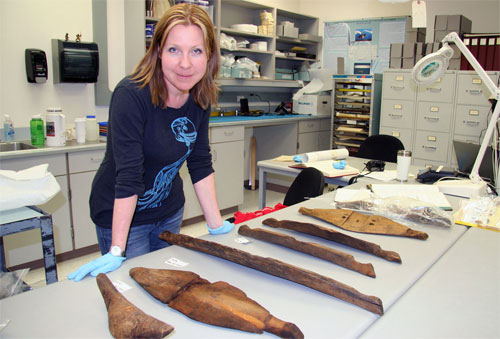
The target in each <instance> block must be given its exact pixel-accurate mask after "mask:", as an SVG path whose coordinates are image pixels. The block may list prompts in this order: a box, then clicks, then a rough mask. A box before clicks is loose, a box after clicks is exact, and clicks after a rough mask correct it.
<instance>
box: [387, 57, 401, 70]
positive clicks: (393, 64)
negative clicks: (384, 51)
mask: <svg viewBox="0 0 500 339" xmlns="http://www.w3.org/2000/svg"><path fill="white" fill-rule="evenodd" d="M401 60H402V59H401V58H390V60H389V68H395V69H400V68H401V65H402V62H401Z"/></svg>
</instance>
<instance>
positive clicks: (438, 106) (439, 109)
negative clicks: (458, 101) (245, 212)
mask: <svg viewBox="0 0 500 339" xmlns="http://www.w3.org/2000/svg"><path fill="white" fill-rule="evenodd" d="M417 112H418V113H417V129H422V130H427V131H436V132H449V131H450V126H451V123H452V117H453V105H452V104H446V103H439V102H425V101H422V102H419V103H418V109H417Z"/></svg>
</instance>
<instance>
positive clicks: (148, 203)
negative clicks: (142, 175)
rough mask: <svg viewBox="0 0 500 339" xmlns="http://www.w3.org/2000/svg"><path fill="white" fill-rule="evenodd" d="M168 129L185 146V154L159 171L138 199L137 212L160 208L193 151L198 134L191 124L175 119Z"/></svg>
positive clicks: (189, 121) (190, 122) (183, 119)
mask: <svg viewBox="0 0 500 339" xmlns="http://www.w3.org/2000/svg"><path fill="white" fill-rule="evenodd" d="M170 127H171V129H172V132H173V133H174V135H175V140H177V141H179V142H183V143H185V144H186V147H187V151H186V154H185V155H183V156H182V157H181V158H180V159H179V160H177V161H176V162H174V163H172V164H170V165H167V166H165V167H163V168H162V169H161V171H160V172H158V174H157V175H156V178H155V182H154V185H153V187H152V188H151V189H149V190H147V191H146V192H145V193H144V195H143V196H141V197H139V199H138V201H137V206H138V209H137V210H138V211H142V210H144V209H146V208H155V207H159V206H161V204H162V202H163V201H164V200H165V199H166V198H167V197H168V195H169V193H170V190H171V188H172V181H173V180H174V178H175V176H176V175H177V172H179V169H180V168H181V166H182V164H183V163H184V160H186V159H187V157H188V156H189V154H190V153H191V152H192V151H193V147H194V142H195V141H196V136H197V134H198V133H197V132H196V128H195V127H194V124H193V122H192V121H191V120H189V119H188V118H186V117H182V118H178V119H175V120H174V121H173V122H172V125H171V126H170Z"/></svg>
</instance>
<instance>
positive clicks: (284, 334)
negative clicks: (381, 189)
mask: <svg viewBox="0 0 500 339" xmlns="http://www.w3.org/2000/svg"><path fill="white" fill-rule="evenodd" d="M129 273H130V276H131V277H132V278H133V279H134V280H135V281H137V282H138V283H139V284H140V285H141V286H142V287H144V289H145V290H146V291H148V292H149V293H150V294H151V295H152V296H154V297H155V298H156V299H158V300H160V301H162V302H163V303H166V304H168V306H169V307H172V308H173V309H176V310H177V311H179V312H182V313H183V314H185V315H186V316H188V317H190V318H192V319H195V320H197V321H201V322H204V323H206V324H210V325H215V326H221V327H228V328H234V329H237V330H241V331H247V332H252V333H262V332H264V331H266V332H270V333H273V334H275V335H277V336H279V337H281V338H296V339H302V338H304V334H302V332H301V331H300V329H299V328H298V327H297V326H296V325H295V324H293V323H290V322H285V321H283V320H280V319H278V318H276V317H275V316H273V315H272V314H271V313H269V311H268V310H266V309H265V308H264V307H262V306H261V305H260V304H258V303H257V302H255V301H254V300H252V299H250V298H249V297H248V296H247V295H246V294H245V292H243V291H242V290H240V289H238V288H236V287H234V286H232V285H230V284H228V283H226V282H224V281H217V282H215V283H211V282H209V281H208V280H205V279H203V278H200V276H199V275H197V274H196V273H193V272H189V271H179V270H167V269H153V268H145V267H134V268H132V269H131V270H130V272H129Z"/></svg>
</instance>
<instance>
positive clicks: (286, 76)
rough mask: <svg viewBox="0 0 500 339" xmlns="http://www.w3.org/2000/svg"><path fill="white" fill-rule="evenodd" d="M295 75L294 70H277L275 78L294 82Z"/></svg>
mask: <svg viewBox="0 0 500 339" xmlns="http://www.w3.org/2000/svg"><path fill="white" fill-rule="evenodd" d="M294 73H295V72H294V70H293V69H288V68H276V70H275V75H274V78H275V79H276V80H294ZM295 80H296V79H295Z"/></svg>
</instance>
